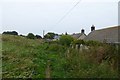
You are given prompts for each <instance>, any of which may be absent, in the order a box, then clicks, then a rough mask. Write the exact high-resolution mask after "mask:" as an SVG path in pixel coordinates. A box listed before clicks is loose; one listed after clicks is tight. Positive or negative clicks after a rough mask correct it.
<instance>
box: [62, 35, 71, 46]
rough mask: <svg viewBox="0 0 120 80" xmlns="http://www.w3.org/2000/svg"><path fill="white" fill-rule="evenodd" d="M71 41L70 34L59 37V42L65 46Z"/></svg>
mask: <svg viewBox="0 0 120 80" xmlns="http://www.w3.org/2000/svg"><path fill="white" fill-rule="evenodd" d="M72 41H73V37H71V36H70V35H62V36H61V37H60V44H62V45H65V46H70V44H71V42H72Z"/></svg>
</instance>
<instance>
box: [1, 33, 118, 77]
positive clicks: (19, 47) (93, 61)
mask: <svg viewBox="0 0 120 80" xmlns="http://www.w3.org/2000/svg"><path fill="white" fill-rule="evenodd" d="M0 44H1V43H0ZM98 49H99V48H97V47H96V48H94V47H91V48H90V49H89V50H83V51H78V50H76V49H71V48H68V47H65V46H62V45H59V44H57V43H52V44H48V43H44V41H43V40H37V39H35V40H32V39H27V38H24V37H20V36H12V35H3V36H2V77H3V78H46V76H48V75H47V74H46V73H50V78H117V77H118V76H117V75H118V73H117V68H115V69H114V68H113V66H115V65H113V66H111V65H110V64H109V61H110V60H109V61H108V60H103V62H101V63H98V61H97V60H98V58H97V57H96V55H97V54H99V53H100V51H99V50H98ZM107 49H108V47H107V48H106V50H107ZM68 50H69V51H68ZM106 50H105V51H104V50H103V52H104V53H105V54H106V55H107V56H109V55H108V54H111V53H109V52H110V51H109V49H108V51H106ZM101 53H102V52H101ZM113 55H114V54H113ZM113 55H110V56H113ZM114 58H117V57H116V56H114V57H113V58H112V59H113V61H115V60H114ZM115 62H116V61H115ZM112 64H113V63H112ZM48 66H49V69H48ZM115 67H117V66H115Z"/></svg>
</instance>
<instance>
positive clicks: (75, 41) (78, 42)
mask: <svg viewBox="0 0 120 80" xmlns="http://www.w3.org/2000/svg"><path fill="white" fill-rule="evenodd" d="M73 44H85V42H84V41H83V40H74V41H73Z"/></svg>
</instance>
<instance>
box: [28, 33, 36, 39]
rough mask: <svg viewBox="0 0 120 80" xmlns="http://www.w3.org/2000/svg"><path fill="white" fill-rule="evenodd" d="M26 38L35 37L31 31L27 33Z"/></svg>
mask: <svg viewBox="0 0 120 80" xmlns="http://www.w3.org/2000/svg"><path fill="white" fill-rule="evenodd" d="M27 38H29V39H35V36H34V34H33V33H29V34H28V35H27Z"/></svg>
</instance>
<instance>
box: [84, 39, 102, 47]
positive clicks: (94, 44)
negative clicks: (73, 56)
mask: <svg viewBox="0 0 120 80" xmlns="http://www.w3.org/2000/svg"><path fill="white" fill-rule="evenodd" d="M85 44H86V45H87V46H99V45H101V44H102V43H100V42H98V41H93V40H89V41H85Z"/></svg>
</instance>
